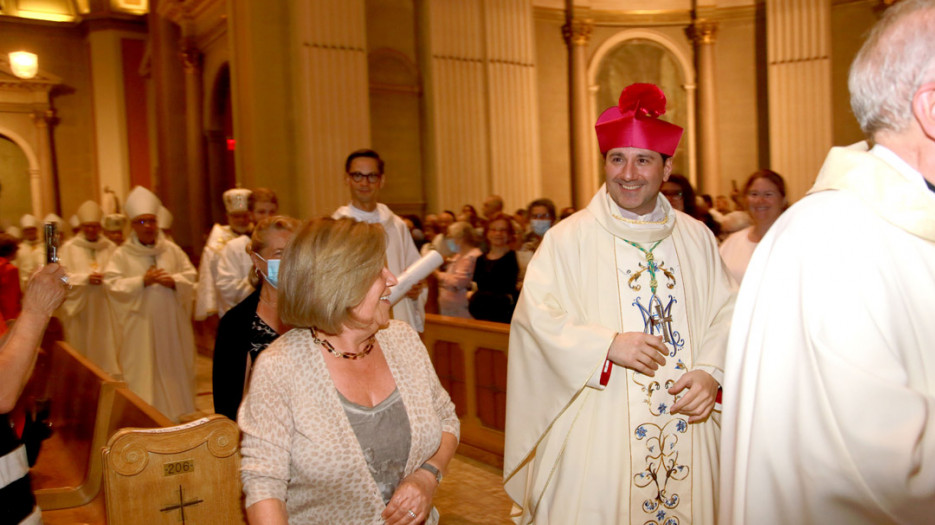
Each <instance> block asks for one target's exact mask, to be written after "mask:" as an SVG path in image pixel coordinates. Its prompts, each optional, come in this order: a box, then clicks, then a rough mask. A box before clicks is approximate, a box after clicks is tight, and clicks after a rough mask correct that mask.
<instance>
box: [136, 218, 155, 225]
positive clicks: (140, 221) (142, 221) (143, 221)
mask: <svg viewBox="0 0 935 525" xmlns="http://www.w3.org/2000/svg"><path fill="white" fill-rule="evenodd" d="M133 222H134V223H136V224H139V225H140V226H155V225H156V219H136V220H135V221H133Z"/></svg>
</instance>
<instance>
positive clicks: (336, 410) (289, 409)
mask: <svg viewBox="0 0 935 525" xmlns="http://www.w3.org/2000/svg"><path fill="white" fill-rule="evenodd" d="M376 337H377V341H379V343H380V347H381V348H382V349H383V353H384V355H385V356H386V361H387V363H388V364H389V367H390V372H391V373H392V374H393V378H394V379H395V381H396V386H397V388H398V389H399V392H400V395H401V396H402V400H403V403H404V404H405V406H406V413H407V414H408V415H409V425H410V432H411V437H412V439H411V446H410V449H409V460H408V462H407V463H406V471H405V474H406V475H409V474H410V473H412V472H413V471H415V470H416V469H417V468H419V466H420V465H421V464H422V463H423V462H424V461H425V460H427V459H429V458H430V457H432V456H433V455H434V454H435V452H436V451H437V450H438V446H439V444H440V443H441V433H442V432H449V433H451V434H454V435H455V436H456V437H457V436H458V435H459V431H460V423H459V421H458V418H457V416H456V415H455V408H454V403H452V402H451V399H450V398H449V397H448V393H447V392H445V390H444V389H443V388H442V386H441V384H440V383H439V382H438V376H437V375H436V374H435V369H434V368H433V367H432V363H431V361H430V360H429V357H428V354H427V353H426V351H425V346H424V345H423V344H422V341H421V340H420V339H419V334H418V333H416V332H415V330H413V329H412V327H410V326H409V325H408V324H406V323H404V322H401V321H391V322H390V325H389V326H388V327H387V328H385V329H383V330H380V331H379V332H377V336H376ZM238 422H239V424H240V428H241V430H242V431H243V442H242V445H241V453H242V454H243V462H242V465H241V478H242V480H243V487H244V494H245V495H246V506H248V507H249V506H250V505H252V504H254V503H256V502H257V501H260V500H263V499H267V498H276V499H280V500H282V501H285V502H286V509H287V510H288V512H289V521H290V523H323V524H333V523H383V520H382V518H380V513H381V512H383V509H384V508H385V505H384V503H383V498H382V497H381V496H380V491H379V490H378V488H377V485H376V483H375V482H374V480H373V476H372V475H371V474H370V470H369V469H368V467H367V462H366V460H365V459H364V455H363V452H362V451H361V448H360V444H359V443H358V441H357V436H356V435H355V434H354V430H353V429H352V428H351V426H350V423H349V422H348V420H347V417H346V416H345V414H344V408H343V407H342V405H341V401H340V400H339V399H338V394H337V390H336V389H335V387H334V383H333V382H332V380H331V375H330V374H329V373H328V370H327V368H326V367H325V361H324V358H323V356H322V355H321V350H320V349H319V347H318V346H317V345H315V343H314V342H313V341H312V337H311V334H310V333H309V330H308V329H293V330H291V331H289V332H288V333H286V334H285V335H283V336H282V337H280V338H279V339H277V340H276V341H275V342H273V344H271V345H270V346H269V348H267V349H266V350H265V351H264V352H263V353H262V354H261V355H260V358H259V359H258V360H257V363H256V367H255V368H254V371H253V375H252V377H251V381H250V388H249V391H248V393H247V396H246V398H245V399H244V402H243V404H242V405H241V407H240V412H239V416H238Z"/></svg>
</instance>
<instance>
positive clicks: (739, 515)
mask: <svg viewBox="0 0 935 525" xmlns="http://www.w3.org/2000/svg"><path fill="white" fill-rule="evenodd" d="M933 304H935V193H933V192H931V191H929V190H928V188H926V186H925V182H924V179H923V178H922V176H921V174H919V173H918V172H916V171H915V170H913V169H912V168H911V167H909V166H908V165H907V164H905V163H904V162H903V161H902V160H901V159H899V158H898V157H896V156H895V154H893V153H892V152H890V151H889V150H886V149H885V148H882V147H881V146H876V147H875V148H874V150H873V151H872V152H870V153H868V152H866V145H865V144H863V143H861V144H856V145H854V146H851V147H848V148H833V149H832V150H831V152H830V153H829V154H828V157H827V159H826V160H825V164H824V166H823V167H822V169H821V172H820V173H819V174H818V180H817V182H816V183H815V186H814V187H813V188H812V190H811V191H810V193H809V195H808V196H807V197H805V198H804V199H802V200H801V201H799V202H798V203H796V204H795V205H794V206H793V207H792V208H790V209H789V210H788V211H786V212H785V213H783V215H782V217H780V218H779V220H778V221H776V223H775V224H773V226H772V227H771V228H770V230H769V232H768V233H767V235H766V236H764V238H763V240H762V241H760V245H759V246H758V247H757V249H756V252H755V253H754V255H753V259H752V260H751V262H750V266H749V267H748V269H747V273H746V275H745V276H744V280H743V285H742V286H741V288H740V293H739V295H738V299H737V307H736V315H735V317H734V320H733V327H734V328H733V329H732V331H731V334H730V342H729V348H728V353H727V370H726V378H725V384H724V406H725V412H724V439H723V442H722V446H723V449H722V455H721V457H722V459H723V461H722V485H721V493H722V496H723V498H724V502H723V506H722V513H721V520H720V522H721V523H724V524H735V523H736V524H742V523H766V524H773V523H775V524H786V523H795V524H809V523H833V524H838V523H841V524H848V525H855V524H856V525H859V524H871V523H932V522H933V520H935V351H933V347H932V342H933V341H935V318H933V316H932V305H933Z"/></svg>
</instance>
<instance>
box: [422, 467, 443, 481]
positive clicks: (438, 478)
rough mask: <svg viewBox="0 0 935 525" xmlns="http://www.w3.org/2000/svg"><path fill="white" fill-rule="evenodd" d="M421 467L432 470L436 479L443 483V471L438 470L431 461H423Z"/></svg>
mask: <svg viewBox="0 0 935 525" xmlns="http://www.w3.org/2000/svg"><path fill="white" fill-rule="evenodd" d="M419 468H424V469H425V470H427V471H429V472H431V473H432V475H433V476H435V481H436V482H437V483H441V482H442V471H440V470H438V469H437V468H436V467H435V465H432V464H431V463H428V462H426V463H423V464H422V465H420V466H419Z"/></svg>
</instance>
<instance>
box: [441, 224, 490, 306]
mask: <svg viewBox="0 0 935 525" xmlns="http://www.w3.org/2000/svg"><path fill="white" fill-rule="evenodd" d="M446 242H447V243H448V249H449V250H450V251H451V252H452V253H454V255H453V256H451V257H450V258H449V259H448V266H447V267H446V268H445V271H443V272H442V271H436V272H435V276H436V277H437V278H438V310H439V313H440V314H442V315H450V316H452V317H466V318H468V319H470V318H471V314H470V313H469V312H468V296H467V293H468V291H469V290H470V289H471V280H472V279H473V278H474V265H475V263H476V262H477V258H478V257H480V256H481V255H483V253H482V252H481V251H480V248H478V246H479V245H480V239H479V238H478V236H477V232H475V231H474V228H473V227H472V226H471V224H470V223H467V222H456V223H454V224H452V225H451V226H450V227H449V228H448V238H447V239H446Z"/></svg>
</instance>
